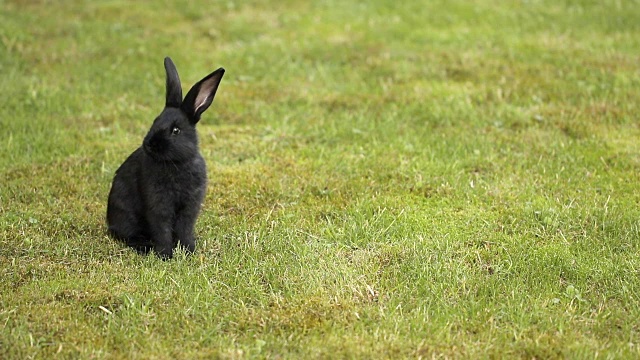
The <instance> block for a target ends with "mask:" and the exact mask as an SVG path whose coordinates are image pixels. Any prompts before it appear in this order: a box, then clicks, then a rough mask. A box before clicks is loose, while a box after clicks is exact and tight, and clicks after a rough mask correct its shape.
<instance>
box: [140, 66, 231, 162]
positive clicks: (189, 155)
mask: <svg viewBox="0 0 640 360" xmlns="http://www.w3.org/2000/svg"><path fill="white" fill-rule="evenodd" d="M164 68H165V70H166V72H167V94H166V104H165V108H164V110H163V111H162V113H160V115H159V116H158V117H157V118H156V119H155V121H154V122H153V125H152V126H151V130H149V133H148V134H147V136H145V138H144V142H143V144H142V148H143V149H144V151H145V153H146V154H147V155H149V156H151V157H152V158H153V159H155V160H158V161H171V162H183V161H188V160H190V159H193V158H194V157H195V156H196V154H197V153H198V136H197V134H196V124H197V123H198V121H199V120H200V116H201V115H202V113H203V112H204V111H205V110H207V109H208V108H209V105H211V103H212V102H213V98H214V96H215V95H216V91H217V90H218V85H219V84H220V80H222V76H223V75H224V69H223V68H220V69H218V70H216V71H214V72H212V73H211V74H209V75H207V76H206V77H205V78H204V79H202V80H200V81H198V82H197V83H196V84H195V85H193V87H192V88H191V90H189V92H188V93H187V96H186V97H185V98H184V100H183V99H182V87H181V85H180V78H179V77H178V71H177V70H176V67H175V65H174V64H173V62H172V61H171V59H170V58H168V57H167V58H165V59H164Z"/></svg>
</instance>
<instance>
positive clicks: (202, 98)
mask: <svg viewBox="0 0 640 360" xmlns="http://www.w3.org/2000/svg"><path fill="white" fill-rule="evenodd" d="M215 84H216V82H215V80H214V79H209V80H207V81H205V82H203V83H202V84H201V85H200V91H198V96H196V101H195V106H194V107H195V110H196V112H198V110H199V109H200V108H201V107H203V106H205V105H206V103H207V99H209V98H210V97H211V93H212V92H213V88H214V86H215Z"/></svg>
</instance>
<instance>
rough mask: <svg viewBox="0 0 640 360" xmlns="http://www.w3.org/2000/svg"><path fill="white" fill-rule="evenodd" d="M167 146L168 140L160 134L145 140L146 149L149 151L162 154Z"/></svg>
mask: <svg viewBox="0 0 640 360" xmlns="http://www.w3.org/2000/svg"><path fill="white" fill-rule="evenodd" d="M166 145H167V141H166V139H165V138H164V137H162V136H161V134H158V133H156V134H153V135H151V136H148V137H147V138H145V139H144V148H145V150H147V151H152V152H160V151H162V150H164V149H165V148H166Z"/></svg>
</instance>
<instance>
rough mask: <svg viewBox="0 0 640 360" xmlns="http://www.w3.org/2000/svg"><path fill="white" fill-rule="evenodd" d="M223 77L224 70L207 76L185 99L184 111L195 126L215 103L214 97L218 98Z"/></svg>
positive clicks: (194, 86) (221, 69)
mask: <svg viewBox="0 0 640 360" xmlns="http://www.w3.org/2000/svg"><path fill="white" fill-rule="evenodd" d="M222 75H224V69H223V68H220V69H218V70H216V71H214V72H212V73H211V74H209V75H207V76H206V77H205V78H204V79H202V80H200V81H198V82H197V83H196V84H195V85H193V87H192V88H191V90H189V92H188V93H187V96H186V97H185V98H184V101H183V102H182V110H183V111H184V112H185V113H187V115H188V116H189V120H191V122H192V123H193V124H195V123H197V122H198V121H199V120H200V115H202V113H203V112H204V111H205V110H207V109H208V108H209V105H211V103H212V102H213V97H214V96H216V91H217V90H218V85H219V84H220V80H222Z"/></svg>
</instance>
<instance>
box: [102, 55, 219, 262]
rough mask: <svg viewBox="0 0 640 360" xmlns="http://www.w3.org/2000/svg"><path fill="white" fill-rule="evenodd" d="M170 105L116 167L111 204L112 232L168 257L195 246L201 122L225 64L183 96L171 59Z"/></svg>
mask: <svg viewBox="0 0 640 360" xmlns="http://www.w3.org/2000/svg"><path fill="white" fill-rule="evenodd" d="M164 68H165V70H166V72H167V96H166V105H165V108H164V110H163V111H162V113H160V115H159V116H158V117H157V118H156V119H155V120H154V122H153V125H152V126H151V130H149V133H148V134H147V136H145V138H144V141H143V142H142V146H140V147H139V148H138V149H137V150H136V151H134V152H133V154H131V155H130V156H129V157H128V158H127V160H125V162H124V163H123V164H122V165H121V166H120V168H119V169H118V170H116V174H115V177H114V178H113V184H112V186H111V191H110V192H109V204H108V206H107V225H108V228H109V233H110V234H111V235H112V236H113V237H115V238H117V239H119V240H122V241H124V242H125V243H126V244H127V245H129V246H131V247H133V248H134V249H136V250H137V251H138V252H143V253H147V252H149V251H150V250H151V249H153V250H154V251H155V252H156V254H157V255H158V256H160V257H161V258H164V259H168V258H171V257H172V256H173V249H174V248H175V247H176V246H177V245H178V243H180V245H181V246H182V247H183V248H184V249H185V250H186V251H187V252H189V253H192V252H193V251H194V250H195V246H196V242H195V238H194V230H193V228H194V225H195V222H196V218H197V217H198V213H199V212H200V207H201V204H202V201H203V199H204V195H205V191H206V187H207V169H206V165H205V162H204V159H203V158H202V155H200V152H199V151H198V136H197V134H196V124H197V123H198V120H200V115H202V113H203V112H204V111H205V110H207V108H208V107H209V105H211V103H212V102H213V98H214V96H215V94H216V90H218V85H219V84H220V80H222V76H223V75H224V69H223V68H220V69H218V70H216V71H214V72H212V73H211V74H209V75H207V76H206V77H205V78H204V79H202V80H200V81H199V82H197V83H196V84H195V85H193V87H192V88H191V90H189V92H188V93H187V96H186V97H185V98H184V101H183V100H182V88H181V86H180V78H179V77H178V72H177V70H176V67H175V65H174V64H173V62H172V61H171V59H170V58H168V57H167V58H165V59H164Z"/></svg>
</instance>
